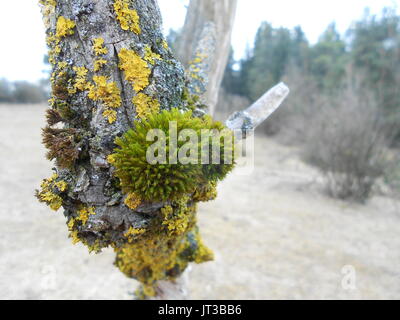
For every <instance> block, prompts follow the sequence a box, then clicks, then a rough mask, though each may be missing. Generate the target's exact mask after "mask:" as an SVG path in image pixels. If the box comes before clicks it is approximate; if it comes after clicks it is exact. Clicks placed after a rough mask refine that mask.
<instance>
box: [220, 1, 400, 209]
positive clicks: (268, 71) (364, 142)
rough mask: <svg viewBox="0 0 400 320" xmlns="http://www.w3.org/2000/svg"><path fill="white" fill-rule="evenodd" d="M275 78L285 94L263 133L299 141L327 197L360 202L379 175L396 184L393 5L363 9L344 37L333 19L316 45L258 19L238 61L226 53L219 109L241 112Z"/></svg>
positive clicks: (397, 38) (398, 132) (399, 163)
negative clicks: (249, 43) (375, 10)
mask: <svg viewBox="0 0 400 320" xmlns="http://www.w3.org/2000/svg"><path fill="white" fill-rule="evenodd" d="M280 81H285V82H286V83H287V84H288V86H289V87H290V88H291V95H290V97H289V98H288V100H287V101H286V102H285V105H284V106H283V107H282V108H281V109H280V110H279V111H278V112H276V113H275V114H274V115H273V119H271V120H270V121H268V122H267V123H266V125H264V127H263V131H264V133H266V134H276V135H277V136H278V137H279V138H280V139H281V140H283V141H284V142H285V143H290V144H293V145H296V146H300V149H301V152H302V154H303V158H304V160H306V161H307V162H308V163H310V164H312V165H315V166H316V167H317V168H319V169H320V170H321V171H322V173H323V174H324V175H325V176H326V181H327V190H328V192H329V193H330V194H331V195H333V196H335V197H339V198H351V199H355V200H361V201H364V200H365V199H366V198H368V197H369V196H370V194H371V193H372V191H373V189H374V188H373V187H374V186H376V182H377V181H380V180H384V181H385V182H386V183H387V184H389V185H391V186H396V188H397V190H398V189H399V186H400V184H399V181H400V157H399V153H398V146H399V145H400V17H399V16H398V15H397V14H396V10H394V9H392V8H385V9H384V10H383V11H382V13H381V14H380V15H371V14H370V13H369V11H368V10H366V11H365V13H364V16H363V18H362V19H361V20H359V21H356V22H354V23H353V24H352V26H351V27H350V28H349V29H348V31H347V32H346V34H345V35H343V36H342V35H341V34H340V33H339V32H338V31H337V29H336V26H335V24H334V23H332V24H331V25H329V26H328V28H327V29H326V30H325V31H324V32H323V33H322V35H321V36H320V38H319V40H318V41H317V43H315V44H310V43H309V41H308V40H307V37H306V35H305V33H304V32H303V30H302V29H301V27H295V28H294V29H288V28H283V27H280V28H274V27H273V26H272V25H271V24H270V23H268V22H264V23H263V24H262V25H261V26H260V27H259V29H258V32H257V35H256V38H255V42H254V46H253V48H249V49H248V50H247V53H246V55H245V57H244V58H243V59H241V60H240V61H235V60H234V58H233V51H232V52H231V56H230V60H229V63H228V66H227V68H226V73H225V76H224V80H223V90H224V93H222V94H221V95H220V105H219V107H218V108H220V111H221V112H225V111H226V112H227V113H230V112H231V111H232V109H235V110H240V109H241V108H242V105H245V103H246V102H244V100H250V102H252V101H255V100H256V99H258V98H259V97H260V96H261V95H262V94H263V93H264V92H265V90H266V89H267V88H270V87H272V86H273V85H274V84H276V83H278V82H280Z"/></svg>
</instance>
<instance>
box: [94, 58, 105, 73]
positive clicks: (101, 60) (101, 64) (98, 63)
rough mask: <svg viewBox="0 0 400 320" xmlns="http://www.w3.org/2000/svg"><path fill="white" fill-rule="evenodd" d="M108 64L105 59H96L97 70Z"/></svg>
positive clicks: (95, 67) (95, 68) (95, 69)
mask: <svg viewBox="0 0 400 320" xmlns="http://www.w3.org/2000/svg"><path fill="white" fill-rule="evenodd" d="M106 64H107V60H104V59H98V60H95V62H94V71H95V72H97V71H99V70H100V69H101V68H102V67H103V66H104V65H106Z"/></svg>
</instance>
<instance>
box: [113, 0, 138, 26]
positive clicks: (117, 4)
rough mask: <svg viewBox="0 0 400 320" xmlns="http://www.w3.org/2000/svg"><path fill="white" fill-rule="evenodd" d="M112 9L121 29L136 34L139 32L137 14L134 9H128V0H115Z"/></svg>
mask: <svg viewBox="0 0 400 320" xmlns="http://www.w3.org/2000/svg"><path fill="white" fill-rule="evenodd" d="M114 10H115V13H116V15H117V20H118V21H119V23H120V25H121V28H122V29H123V30H130V31H132V32H134V33H136V34H140V33H141V29H140V25H139V15H138V13H137V11H136V10H133V9H129V0H115V1H114Z"/></svg>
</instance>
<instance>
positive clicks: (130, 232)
mask: <svg viewBox="0 0 400 320" xmlns="http://www.w3.org/2000/svg"><path fill="white" fill-rule="evenodd" d="M145 232H146V229H138V228H134V227H132V226H131V227H129V229H128V231H127V232H125V233H124V237H126V238H131V237H132V236H137V235H140V234H143V233H145Z"/></svg>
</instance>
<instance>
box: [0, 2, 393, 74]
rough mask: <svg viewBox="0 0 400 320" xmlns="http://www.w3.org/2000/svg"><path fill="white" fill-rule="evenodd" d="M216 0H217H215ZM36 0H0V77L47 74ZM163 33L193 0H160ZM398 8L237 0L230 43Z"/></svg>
mask: <svg viewBox="0 0 400 320" xmlns="http://www.w3.org/2000/svg"><path fill="white" fill-rule="evenodd" d="M216 1H218V0H216ZM37 2H38V1H36V0H10V1H4V0H1V1H0V30H1V31H0V32H1V33H0V34H1V49H0V78H2V77H5V78H8V79H10V80H29V81H35V80H38V79H40V78H41V77H43V72H42V71H43V69H44V68H45V67H44V65H43V62H42V61H43V56H44V54H45V53H46V46H45V35H44V28H43V25H42V21H41V15H40V10H39V7H38V5H37ZM158 2H159V4H160V7H161V11H162V14H163V19H164V31H165V32H168V30H169V29H170V28H173V29H178V28H180V27H181V26H182V25H183V22H184V19H185V12H186V7H187V5H188V3H189V0H158ZM394 5H397V7H399V6H400V0H301V1H300V0H275V1H272V0H239V7H238V10H237V16H236V23H235V28H234V31H233V39H232V43H233V46H234V49H235V56H236V58H240V57H241V56H242V55H243V53H244V51H245V49H246V46H247V45H250V46H251V45H252V44H253V41H254V36H255V33H256V31H257V28H258V27H259V25H260V23H261V22H262V21H269V22H271V23H272V24H273V26H274V27H279V26H284V27H289V28H292V27H294V26H296V25H301V27H302V28H303V30H304V31H305V33H306V35H307V38H308V39H309V40H310V41H311V42H312V43H314V42H316V41H317V39H318V37H319V35H320V34H321V33H322V32H323V31H324V30H325V28H326V27H327V26H328V25H329V24H330V23H331V22H333V21H336V24H337V27H338V30H339V31H340V32H342V33H344V32H345V31H346V30H347V28H348V27H349V26H350V24H351V23H352V22H353V21H354V20H357V19H359V18H361V17H362V15H363V12H364V8H365V7H369V8H370V9H371V12H372V13H379V12H380V11H381V10H382V8H383V7H384V6H394Z"/></svg>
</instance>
